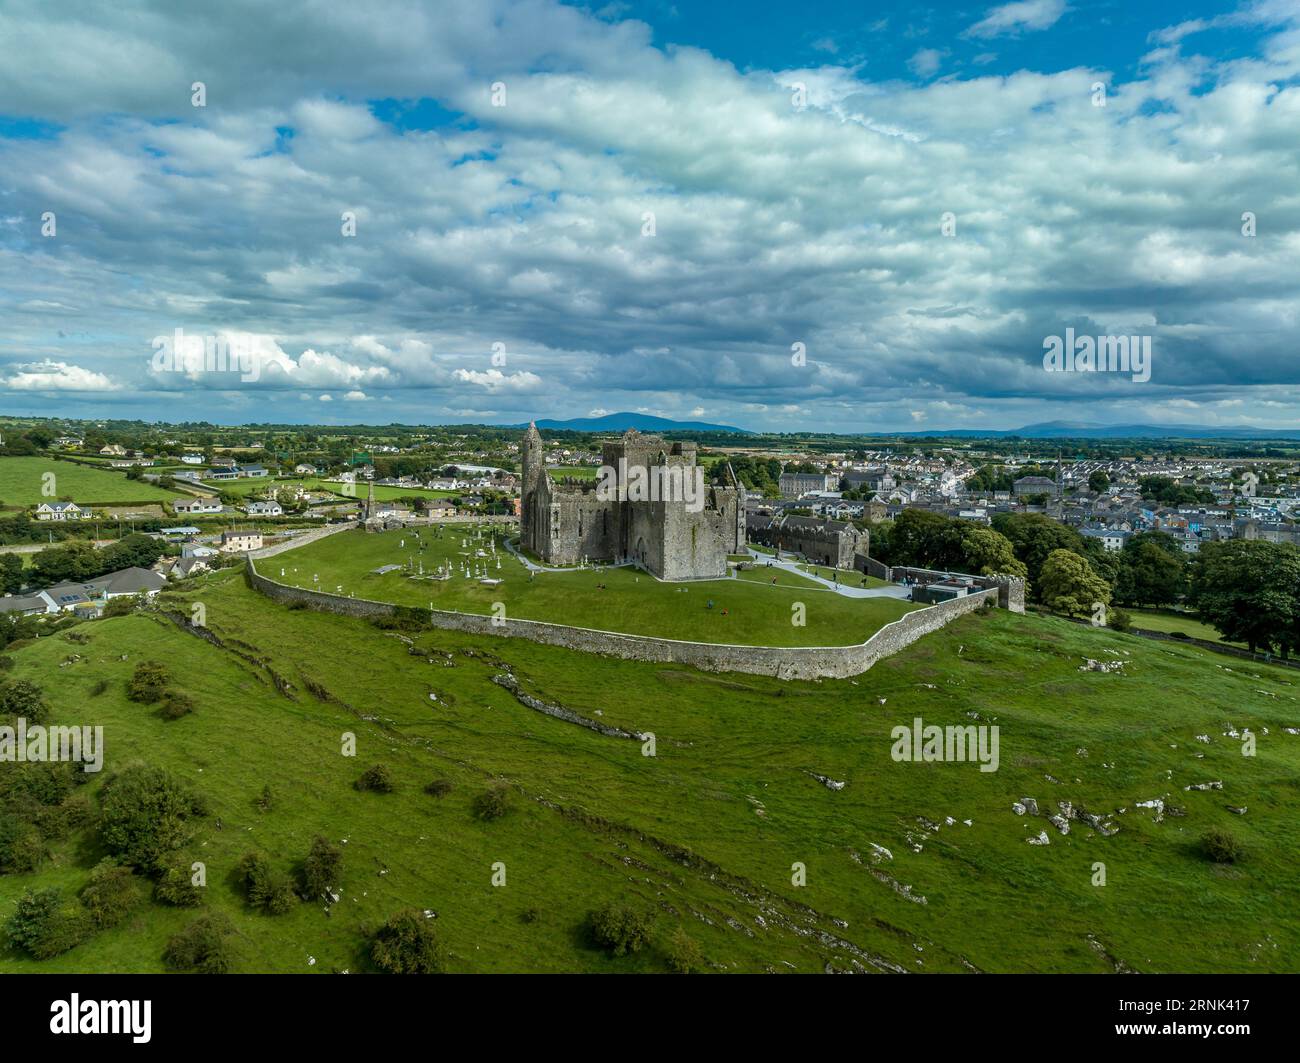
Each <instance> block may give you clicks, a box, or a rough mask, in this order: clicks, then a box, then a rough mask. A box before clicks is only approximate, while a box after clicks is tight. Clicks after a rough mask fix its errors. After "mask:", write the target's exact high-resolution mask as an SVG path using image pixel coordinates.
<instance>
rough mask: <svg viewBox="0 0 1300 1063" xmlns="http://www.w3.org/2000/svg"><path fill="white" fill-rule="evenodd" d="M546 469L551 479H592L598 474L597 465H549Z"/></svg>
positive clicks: (598, 467) (598, 468)
mask: <svg viewBox="0 0 1300 1063" xmlns="http://www.w3.org/2000/svg"><path fill="white" fill-rule="evenodd" d="M546 471H547V472H548V473H550V474H551V479H552V480H594V479H596V478H597V477H598V476H599V475H600V466H599V465H549V466H547V468H546Z"/></svg>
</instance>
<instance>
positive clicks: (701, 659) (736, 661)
mask: <svg viewBox="0 0 1300 1063" xmlns="http://www.w3.org/2000/svg"><path fill="white" fill-rule="evenodd" d="M340 527H343V526H340ZM304 539H305V537H304ZM277 552H278V551H277ZM254 562H255V558H254V556H253V555H251V554H250V555H249V556H248V562H247V566H246V568H245V571H244V575H245V578H246V579H247V581H248V584H249V586H250V587H252V588H253V589H255V590H257V591H259V592H261V593H262V594H265V595H266V596H267V597H268V598H271V599H272V600H274V601H277V602H283V603H286V604H287V603H293V602H302V603H303V604H304V605H306V606H307V607H308V608H311V609H318V610H320V611H322V612H328V613H337V614H340V615H343V616H355V617H379V616H393V615H395V614H397V612H398V607H397V606H395V605H393V604H392V603H390V602H374V601H370V600H369V599H366V598H345V597H343V596H341V595H337V594H328V593H326V592H323V591H311V590H305V589H302V588H299V587H289V586H286V585H285V584H283V583H278V582H276V581H275V580H272V579H268V578H267V577H266V576H263V575H262V574H261V573H259V572H258V571H257V567H256V565H255V563H254ZM998 594H999V590H998V588H997V587H990V588H988V589H986V590H981V591H975V592H974V593H971V594H967V595H964V596H963V597H961V598H954V599H953V600H951V601H948V602H943V603H941V604H939V605H932V606H929V607H928V608H925V609H917V610H914V611H913V612H910V613H907V614H905V615H904V616H902V617H900V618H899V619H898V620H895V621H893V622H891V623H889V624H886V625H885V626H884V627H882V628H881V629H880V630H879V631H877V632H875V634H873V635H872V636H871V637H870V638H869V639H867V640H866V642H863V643H860V644H858V645H856V646H734V645H726V644H718V643H706V642H685V641H681V640H677V639H663V638H656V637H654V636H650V635H624V634H620V633H618V632H613V631H599V630H595V629H593V628H583V627H571V626H569V625H566V624H551V623H546V622H544V621H539V620H511V619H502V620H495V621H494V618H493V617H490V616H480V615H477V614H474V613H458V612H454V611H451V610H445V609H433V610H428V611H426V610H424V609H419V610H411V611H412V612H417V613H418V614H419V615H420V616H421V617H422V618H425V619H427V620H428V621H429V623H431V624H432V625H433V626H434V627H437V628H443V629H446V630H451V631H462V632H465V633H466V634H471V635H496V636H504V637H506V638H524V639H528V640H530V641H532V642H539V643H542V644H543V645H547V646H560V647H563V648H564V649H570V650H579V651H581V652H583V653H598V654H603V655H605V656H609V657H619V658H622V659H624V660H632V661H649V662H653V663H659V664H689V665H692V666H694V667H696V668H700V669H702V670H704V671H706V672H745V673H749V674H751V675H770V676H776V677H777V678H778V679H847V678H849V677H850V676H855V675H860V674H861V673H863V672H865V671H866V670H867V669H868V668H870V667H871V666H872V665H873V664H875V663H876V662H877V661H879V660H881V659H882V658H884V657H888V656H891V655H892V654H895V653H897V652H898V651H899V650H901V649H903V648H904V647H905V646H909V645H911V644H912V643H913V642H915V641H916V640H917V639H919V638H920V637H921V636H922V635H926V634H929V633H930V632H931V631H937V630H938V629H939V628H941V627H943V626H944V625H945V624H948V623H950V622H951V621H953V620H955V619H956V618H957V617H959V616H963V615H964V614H966V613H969V612H971V611H973V610H975V609H978V608H980V607H981V606H982V605H984V603H985V602H991V603H992V604H994V605H996V604H997V602H998Z"/></svg>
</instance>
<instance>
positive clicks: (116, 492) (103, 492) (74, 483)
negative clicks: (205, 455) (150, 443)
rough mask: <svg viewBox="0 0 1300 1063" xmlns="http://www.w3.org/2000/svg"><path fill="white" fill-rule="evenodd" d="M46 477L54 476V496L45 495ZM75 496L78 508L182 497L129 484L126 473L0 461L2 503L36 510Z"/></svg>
mask: <svg viewBox="0 0 1300 1063" xmlns="http://www.w3.org/2000/svg"><path fill="white" fill-rule="evenodd" d="M46 473H53V474H54V494H53V496H50V495H46V494H43V493H42V488H43V487H44V484H45V480H44V475H45V474H46ZM65 495H70V496H72V500H73V501H74V502H76V503H77V505H79V506H80V505H101V504H106V503H112V502H166V501H169V500H170V499H173V498H178V497H180V495H179V494H178V493H177V492H175V491H167V490H164V489H163V488H161V487H158V486H157V485H155V484H151V483H147V482H145V481H143V480H128V479H127V478H126V473H125V472H119V471H118V470H116V469H107V468H105V469H97V468H91V467H89V466H87V465H78V464H76V463H75V462H71V461H53V460H51V459H49V458H0V503H3V504H4V505H6V506H34V505H37V504H39V503H41V502H52V501H57V500H58V499H60V498H62V497H63V496H65Z"/></svg>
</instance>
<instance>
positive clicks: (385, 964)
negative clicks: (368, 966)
mask: <svg viewBox="0 0 1300 1063" xmlns="http://www.w3.org/2000/svg"><path fill="white" fill-rule="evenodd" d="M370 957H371V959H373V960H374V961H375V966H376V967H378V968H379V969H380V970H381V971H385V972H387V973H388V974H440V973H441V972H442V971H443V970H444V969H445V968H446V965H447V954H446V950H445V949H444V948H443V945H442V942H441V941H440V940H439V939H438V932H437V931H436V930H435V929H434V928H433V924H432V923H431V922H430V921H429V920H428V919H426V918H425V917H424V915H423V913H421V912H418V911H416V909H414V908H407V909H405V910H403V911H400V912H398V913H397V914H396V915H394V916H393V917H392V918H391V919H389V920H388V922H386V923H385V924H384V925H383V926H381V927H380V928H379V930H378V932H377V933H376V934H375V936H374V938H373V939H372V940H371V942H370Z"/></svg>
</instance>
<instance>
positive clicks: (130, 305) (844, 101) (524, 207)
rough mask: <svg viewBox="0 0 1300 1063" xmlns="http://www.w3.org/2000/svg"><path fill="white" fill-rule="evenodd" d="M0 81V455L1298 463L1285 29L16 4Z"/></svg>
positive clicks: (0, 37)
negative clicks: (715, 454) (626, 443)
mask: <svg viewBox="0 0 1300 1063" xmlns="http://www.w3.org/2000/svg"><path fill="white" fill-rule="evenodd" d="M0 50H2V51H3V54H4V56H5V62H4V63H3V64H0V320H3V321H4V327H3V329H0V409H3V410H4V411H5V412H8V413H15V414H17V413H22V414H47V415H51V416H58V415H64V416H79V417H86V416H94V417H100V416H132V417H146V418H157V419H189V418H198V417H206V418H209V419H212V420H218V421H226V422H238V421H263V420H287V421H304V422H322V423H339V422H373V423H387V422H391V421H406V422H434V423H436V422H450V421H464V420H477V421H487V422H497V423H513V422H518V421H521V420H526V419H528V418H529V417H532V416H586V415H590V414H593V413H599V412H602V411H605V412H613V411H616V410H624V409H629V410H642V411H645V412H649V413H654V414H658V415H661V416H668V417H680V418H685V419H693V420H700V419H705V420H711V421H717V422H722V423H730V424H741V425H744V426H747V427H753V428H766V429H772V430H794V429H807V428H818V427H825V428H834V429H838V430H846V431H847V430H855V429H857V430H868V431H876V430H889V429H911V430H915V429H926V428H933V429H942V428H979V427H990V428H1007V427H1015V426H1018V425H1021V424H1026V423H1032V422H1037V421H1044V420H1053V419H1070V420H1087V421H1095V422H1100V423H1134V422H1139V421H1143V422H1156V423H1160V422H1165V423H1196V424H1215V423H1219V424H1224V425H1236V424H1257V425H1260V426H1267V427H1280V426H1293V425H1295V424H1296V423H1297V420H1298V418H1297V413H1298V412H1300V368H1298V367H1300V360H1297V358H1296V357H1295V348H1296V341H1295V335H1296V331H1295V330H1296V326H1297V324H1298V322H1297V320H1296V318H1297V307H1300V299H1297V294H1300V293H1297V291H1296V286H1297V280H1296V278H1297V277H1300V194H1298V193H1297V191H1296V189H1297V188H1300V180H1297V178H1298V177H1300V174H1298V173H1297V168H1298V164H1300V150H1298V149H1297V144H1300V0H1258V2H1255V0H1252V2H1247V3H1243V4H1231V3H1227V4H1206V3H1185V4H1178V5H1173V4H1168V3H1155V4H1150V3H1144V4H1130V3H1111V2H1098V3H1085V2H1082V0H1080V2H1074V3H1071V2H1069V0H1016V2H1013V3H1008V4H979V3H975V4H943V5H932V6H926V5H921V4H915V3H913V4H904V3H892V2H891V3H880V4H844V3H830V2H825V0H805V2H802V3H800V4H797V5H791V4H775V3H759V4H744V5H741V4H723V3H716V2H715V3H693V2H678V3H671V4H670V3H661V2H659V0H647V2H643V3H618V2H615V3H611V4H609V5H605V6H601V5H590V6H581V7H580V6H575V5H561V4H557V3H555V2H554V0H523V2H506V0H472V2H471V0H448V2H445V3H439V4H437V5H432V4H422V3H416V2H414V0H358V2H356V3H352V4H348V5H337V4H330V3H325V2H323V0H294V2H288V3H284V4H281V5H277V6H276V7H275V8H273V9H267V8H266V7H265V6H264V5H257V4H254V3H253V2H252V0H232V2H231V3H229V4H224V5H219V6H217V5H214V6H212V7H211V8H205V9H202V10H200V11H196V12H194V13H191V14H187V15H186V16H185V17H184V18H181V17H178V16H176V15H175V14H174V11H173V5H170V4H166V3H162V2H157V3H154V2H144V0H139V2H125V3H120V4H114V5H103V4H97V3H91V2H89V0H69V2H68V3H65V4H60V5H57V10H53V9H52V7H51V5H48V4H43V3H40V2H37V0H12V2H10V3H7V4H6V5H5V6H4V8H3V9H0ZM196 82H201V83H202V85H203V92H204V97H203V99H202V101H201V102H202V104H203V105H202V106H195V105H194V103H195V100H194V97H193V92H192V86H193V85H194V84H195V83H196ZM1098 85H1101V86H1104V88H1103V89H1102V90H1101V91H1100V92H1099V90H1098V88H1097V86H1098ZM349 219H351V220H349ZM1247 219H1250V220H1249V222H1248V221H1247ZM1247 230H1249V232H1247ZM177 330H180V335H182V336H184V337H185V339H184V340H183V341H182V343H181V355H180V357H179V358H171V359H169V358H168V357H167V354H168V352H169V350H170V347H169V346H168V343H164V342H162V341H161V340H160V338H161V337H167V338H169V342H170V338H173V337H175V336H177V335H178V333H177ZM1067 330H1073V333H1074V334H1075V335H1077V336H1086V337H1093V338H1096V339H1097V340H1098V341H1099V342H1100V341H1101V340H1104V339H1105V338H1106V337H1112V336H1125V337H1150V339H1151V343H1152V348H1153V356H1152V363H1151V365H1150V367H1149V369H1150V372H1149V373H1146V374H1139V373H1136V372H1132V371H1129V372H1123V373H1121V372H1104V373H1103V372H1079V371H1071V372H1050V371H1048V367H1046V366H1045V365H1044V349H1045V347H1046V346H1047V345H1048V344H1049V343H1050V342H1051V338H1052V337H1055V336H1064V335H1066V334H1067ZM205 342H206V344H207V346H208V349H209V350H218V351H225V350H227V349H228V350H230V351H232V352H234V355H235V357H236V358H237V359H238V358H242V359H243V361H242V362H240V363H238V365H237V366H236V369H235V370H234V371H226V372H219V371H213V368H212V366H211V364H210V363H209V364H208V365H204V364H203V362H202V358H201V357H196V353H197V352H201V351H202V350H203V347H204V344H205ZM187 355H188V358H187ZM1071 364H1072V365H1073V363H1071ZM1084 364H1086V363H1084ZM241 367H242V371H241Z"/></svg>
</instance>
